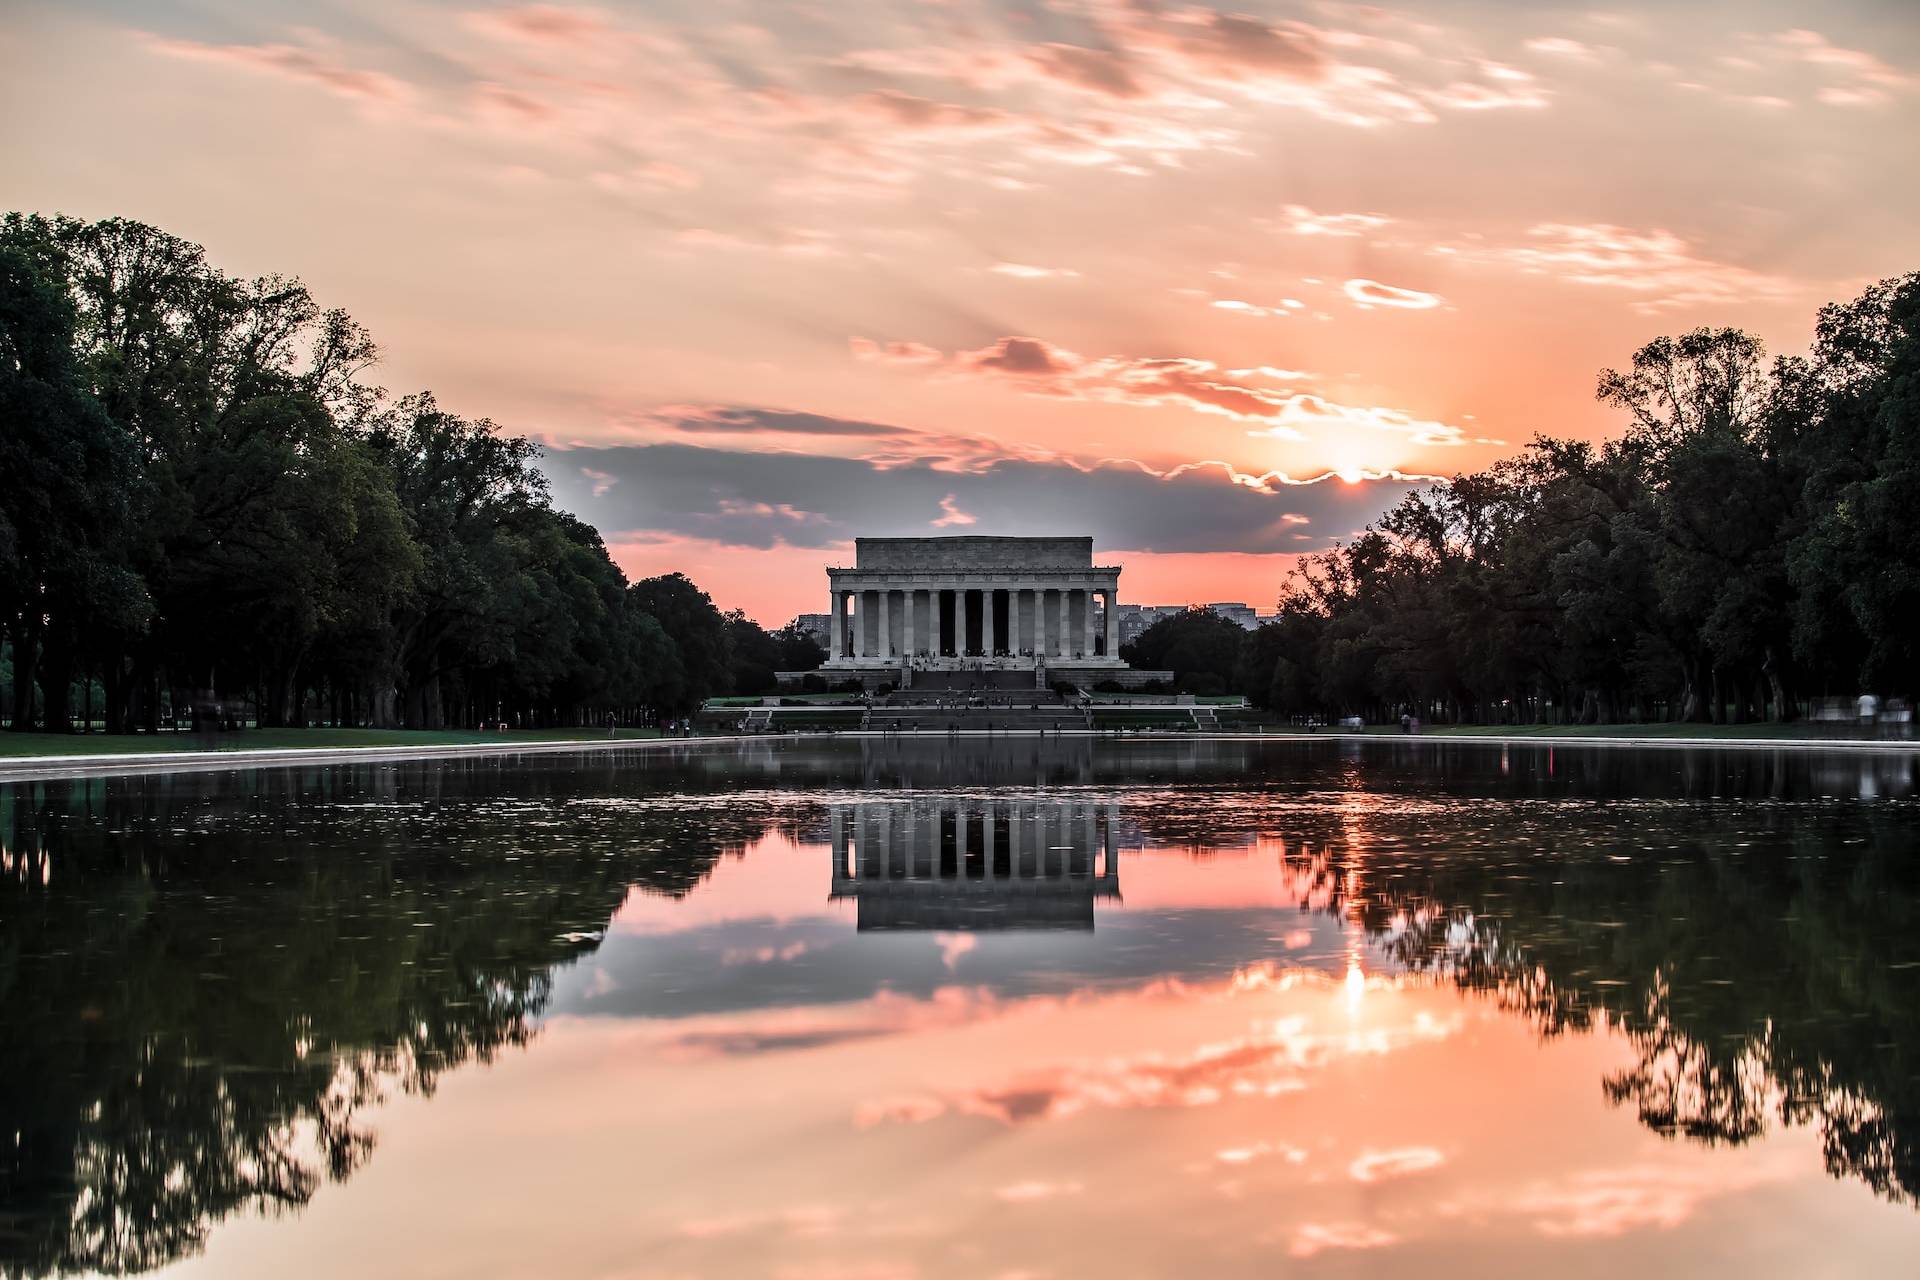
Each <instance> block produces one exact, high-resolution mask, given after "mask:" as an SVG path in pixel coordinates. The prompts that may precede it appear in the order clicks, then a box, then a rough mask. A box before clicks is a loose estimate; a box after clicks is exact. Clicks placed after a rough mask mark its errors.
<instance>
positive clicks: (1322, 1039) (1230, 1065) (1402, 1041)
mask: <svg viewBox="0 0 1920 1280" xmlns="http://www.w3.org/2000/svg"><path fill="white" fill-rule="evenodd" d="M1275 985H1280V984H1275ZM1265 989H1271V988H1270V986H1269V985H1268V984H1267V983H1265V982H1261V981H1255V980H1252V979H1251V978H1249V979H1248V980H1245V981H1243V980H1242V975H1235V978H1234V979H1233V980H1231V981H1230V982H1229V983H1227V984H1225V985H1224V986H1221V987H1217V988H1213V989H1211V991H1210V992H1209V994H1211V995H1213V996H1215V997H1217V998H1222V999H1232V998H1235V997H1236V996H1240V995H1245V994H1249V993H1255V992H1259V991H1261V990H1265ZM1186 994H1187V995H1188V996H1189V998H1191V996H1192V995H1193V994H1196V992H1194V991H1192V990H1188V991H1187V992H1186ZM1459 1025H1460V1023H1459V1022H1458V1021H1457V1020H1456V1021H1450V1022H1446V1023H1442V1022H1438V1021H1436V1020H1434V1019H1432V1018H1431V1017H1429V1016H1427V1015H1425V1014H1421V1015H1419V1016H1418V1017H1416V1018H1414V1019H1413V1020H1412V1021H1411V1022H1410V1023H1409V1024H1407V1025H1405V1026H1401V1027H1388V1026H1374V1027H1370V1028H1368V1029H1367V1030H1366V1031H1365V1032H1363V1033H1352V1032H1350V1031H1349V1030H1347V1029H1345V1028H1344V1027H1343V1028H1342V1029H1341V1030H1339V1031H1329V1032H1324V1033H1323V1032H1318V1031H1315V1030H1314V1029H1313V1028H1312V1027H1311V1026H1310V1024H1309V1022H1308V1020H1307V1019H1306V1018H1305V1017H1299V1016H1296V1017H1288V1018H1280V1019H1275V1020H1273V1021H1271V1022H1269V1023H1267V1024H1265V1025H1263V1026H1262V1027H1261V1028H1260V1029H1258V1030H1256V1031H1254V1032H1253V1033H1251V1034H1249V1035H1247V1036H1243V1037H1240V1038H1237V1039H1233V1040H1228V1041H1223V1042H1220V1043H1216V1044H1207V1045H1201V1046H1199V1047H1198V1048H1195V1049H1193V1050H1191V1051H1189V1052H1187V1053H1179V1054H1168V1053H1159V1052H1155V1053H1146V1054H1140V1055H1137V1056H1134V1057H1125V1058H1113V1059H1108V1060H1106V1061H1100V1062H1086V1063H1068V1064H1061V1065H1056V1066H1049V1067H1041V1068H1037V1069H1033V1070H1028V1071H1021V1072H1018V1073H1016V1074H1014V1075H1013V1076H1011V1077H1009V1078H1008V1079H1006V1080H1003V1081H1000V1082H996V1083H993V1084H986V1085H979V1086H975V1087H972V1088H962V1089H957V1090H952V1091H949V1092H946V1093H943V1094H941V1095H939V1096H937V1097H935V1096H916V1097H893V1098H886V1099H880V1100H876V1101H875V1102H873V1103H870V1104H868V1105H866V1106H863V1107H862V1108H860V1110H859V1112H858V1113H857V1115H856V1117H855V1119H856V1122H857V1123H859V1124H862V1125H870V1124H880V1123H888V1122H893V1123H922V1122H925V1121H928V1120H932V1119H934V1118H936V1117H938V1116H940V1115H942V1114H945V1113H947V1112H953V1113H956V1114H960V1115H970V1116H979V1117H983V1118H986V1119H990V1120H996V1121H998V1122H1000V1123H1001V1124H1004V1125H1010V1126H1012V1125H1023V1124H1031V1123H1036V1122H1040V1121H1048V1120H1058V1119H1062V1118H1064V1117H1067V1116H1071V1115H1075V1114H1077V1113H1079V1112H1081V1111H1085V1110H1088V1109H1091V1108H1096V1107H1098V1108H1110V1109H1133V1108H1162V1107H1202V1106H1211V1105H1213V1104H1215V1103H1219V1102H1222V1101H1225V1100H1227V1099H1229V1098H1270V1097H1277V1096H1279V1095H1282V1094H1286V1093H1294V1092H1298V1091H1300V1090H1302V1089H1305V1088H1307V1087H1308V1082H1307V1076H1308V1074H1309V1073H1311V1072H1313V1071H1315V1070H1318V1069H1320V1068H1322V1067H1324V1066H1325V1065H1326V1064H1327V1063H1328V1062H1330V1061H1332V1060H1334V1059H1336V1058H1339V1057H1344V1056H1353V1055H1362V1054H1367V1055H1370V1054H1380V1053H1391V1052H1394V1051H1396V1050H1398V1049H1402V1048H1405V1047H1406V1046H1408V1045H1411V1044H1415V1043H1421V1042H1425V1041H1431V1040H1436V1039H1441V1038H1444V1037H1446V1036H1448V1035H1451V1034H1452V1033H1453V1032H1454V1031H1455V1030H1456V1029H1457V1028H1458V1026H1459ZM1421 1158H1422V1157H1420V1156H1418V1155H1414V1154H1412V1153H1406V1152H1401V1153H1388V1154H1387V1156H1386V1157H1384V1159H1385V1161H1386V1163H1383V1164H1382V1165H1381V1166H1380V1170H1379V1173H1378V1176H1383V1177H1384V1176H1393V1175H1394V1174H1396V1173H1404V1172H1413V1168H1412V1167H1411V1166H1412V1165H1413V1164H1415V1163H1417V1162H1418V1160H1419V1159H1421ZM1435 1158H1436V1159H1437V1158H1438V1157H1437V1154H1436V1156H1435ZM1394 1160H1399V1161H1401V1162H1402V1163H1401V1166H1399V1167H1396V1166H1395V1165H1394V1164H1393V1163H1392V1162H1393V1161H1394ZM1368 1172H1373V1170H1372V1169H1371V1168H1369V1170H1368ZM1356 1176H1357V1175H1356Z"/></svg>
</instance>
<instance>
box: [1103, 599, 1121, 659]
mask: <svg viewBox="0 0 1920 1280" xmlns="http://www.w3.org/2000/svg"><path fill="white" fill-rule="evenodd" d="M1106 597H1107V657H1108V658H1110V659H1112V660H1113V661H1115V662H1118V661H1120V592H1119V589H1118V588H1115V587H1108V588H1107V590H1106Z"/></svg>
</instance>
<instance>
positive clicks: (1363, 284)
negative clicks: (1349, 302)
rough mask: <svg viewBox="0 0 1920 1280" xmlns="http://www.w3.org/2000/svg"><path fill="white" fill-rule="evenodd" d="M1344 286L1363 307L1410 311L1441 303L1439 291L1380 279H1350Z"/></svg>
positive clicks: (1351, 296) (1424, 309)
mask: <svg viewBox="0 0 1920 1280" xmlns="http://www.w3.org/2000/svg"><path fill="white" fill-rule="evenodd" d="M1343 288H1344V291H1345V293H1346V295H1347V297H1349V298H1351V299H1353V301H1354V302H1356V303H1358V304H1359V305H1361V306H1363V307H1403V308H1406V309H1407V310H1410V311H1426V310H1429V309H1430V308H1433V307H1437V306H1439V305H1440V295H1439V294H1437V293H1422V292H1421V291H1420V290H1418V289H1402V288H1400V287H1398V286H1397V285H1390V284H1381V283H1380V282H1379V281H1378V280H1349V281H1347V283H1346V284H1345V285H1344V286H1343Z"/></svg>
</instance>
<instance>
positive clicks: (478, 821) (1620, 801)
mask: <svg viewBox="0 0 1920 1280" xmlns="http://www.w3.org/2000/svg"><path fill="white" fill-rule="evenodd" d="M1916 1258H1920V767H1917V766H1916V763H1915V759H1914V757H1913V756H1911V755H1909V754H1905V753H1899V754H1880V755H1845V754H1838V753H1836V754H1811V753H1801V752H1794V751H1784V750H1783V751H1698V750H1678V749H1669V750H1661V749H1650V750H1644V751H1636V750H1623V749H1610V748H1602V747H1594V748H1582V749H1574V750H1569V749H1567V748H1564V747H1562V748H1549V747H1544V746H1539V747H1534V746H1529V747H1525V748H1521V747H1510V748H1509V747H1501V746H1499V745H1496V744H1486V743H1473V742H1459V741H1452V742H1447V741H1440V740H1413V741H1405V740H1381V741H1379V742H1369V743H1354V742H1337V741H1332V740H1329V741H1319V742H1313V741H1309V742H1292V743H1265V744H1262V743H1255V742H1247V741H1240V742H1209V741H1191V742H1154V741H1089V740H1084V739H1082V740H1048V741H1040V740H1035V739H1023V740H1006V741H1000V742H992V743H989V742H980V741H972V742H946V741H893V742H882V741H867V742H862V741H857V740H838V741H816V742H801V741H796V742H790V743H778V742H766V743H755V744H751V745H747V746H732V745H715V746H711V747H702V746H700V745H698V744H687V745H679V744H676V745H673V746H670V747H662V748H654V749H650V750H632V751H621V752H608V753H601V754H583V755H541V756H527V757H522V758H505V759H488V760H478V759H461V760H449V761H428V762H417V763H403V764H395V763H383V764H373V763H368V764H358V765H347V766H330V767H324V768H284V769H258V770H226V771H210V772H203V773H179V774H174V775H171V776H150V777H122V778H95V779H87V780H75V781H62V782H40V783H31V784H18V785H13V786H0V1274H5V1275H32V1276H39V1275H67V1274H83V1273H89V1272H104V1273H116V1274H118V1273H129V1272H151V1273H153V1274H166V1275H179V1276H192V1277H203V1276H206V1277H213V1276H217V1277H255V1276H273V1277H275V1278H276V1280H291V1278H293V1277H306V1276H342V1275H356V1276H364V1275H405V1276H501V1277H535V1276H554V1275H566V1276H569V1277H622V1278H626V1277H651V1276H662V1277H664V1276H689V1275H691V1276H734V1275H762V1274H765V1275H778V1276H795V1277H813V1276H819V1277H840V1276H859V1277H867V1276H875V1277H879V1276H896V1275H898V1276H1043V1275H1055V1276H1074V1275H1089V1274H1102V1275H1114V1276H1144V1275H1190V1274H1211V1275H1271V1274H1274V1273H1276V1272H1283V1273H1284V1272H1291V1271H1293V1270H1298V1271H1299V1272H1301V1273H1302V1274H1320V1273H1324V1274H1328V1275H1341V1274H1383V1273H1387V1272H1394V1273H1403V1272H1406V1271H1409V1270H1411V1269H1414V1268H1418V1269H1420V1270H1421V1271H1422V1272H1423V1273H1435V1274H1440V1275H1458V1276H1475V1277H1478V1276H1487V1275H1511V1274H1523V1273H1525V1274H1553V1275H1565V1276H1602V1275H1605V1276H1617V1275H1619V1274H1621V1273H1622V1269H1623V1268H1637V1269H1639V1274H1643V1275H1650V1276H1651V1275H1668V1274H1705V1273H1713V1274H1721V1273H1728V1274H1738V1275H1743V1276H1773V1275H1778V1276H1796V1277H1798V1276H1811V1275H1836V1276H1839V1275H1854V1274H1861V1273H1866V1272H1870V1271H1872V1272H1878V1273H1881V1274H1910V1273H1911V1272H1912V1270H1913V1267H1914V1260H1915V1259H1916Z"/></svg>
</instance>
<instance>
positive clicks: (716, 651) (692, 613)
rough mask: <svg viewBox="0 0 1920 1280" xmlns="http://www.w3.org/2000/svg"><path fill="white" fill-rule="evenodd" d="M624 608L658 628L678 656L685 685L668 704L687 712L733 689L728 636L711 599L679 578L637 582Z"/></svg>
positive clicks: (724, 621) (677, 575)
mask: <svg viewBox="0 0 1920 1280" xmlns="http://www.w3.org/2000/svg"><path fill="white" fill-rule="evenodd" d="M627 591H628V603H629V604H630V606H632V607H635V608H637V609H638V610H639V611H640V612H642V613H644V614H647V615H648V616H649V617H651V618H652V619H653V620H654V621H655V622H657V623H658V624H659V625H660V629H661V630H662V631H664V632H666V634H667V637H668V638H669V639H670V640H672V641H673V647H674V649H675V651H676V652H677V653H678V654H679V656H680V666H681V670H682V671H683V672H684V675H685V681H686V683H685V685H684V687H683V688H682V689H681V690H680V693H679V697H678V698H677V699H676V700H675V702H674V703H673V704H672V705H671V707H670V709H672V710H675V711H681V712H684V711H689V710H691V709H692V708H693V707H695V706H697V705H698V704H699V703H700V702H701V701H702V700H703V699H706V698H711V697H714V696H715V695H717V694H724V693H727V692H729V691H730V690H731V689H732V687H733V635H732V632H731V630H730V628H729V626H728V623H727V619H726V617H725V615H723V614H722V613H721V612H720V610H718V609H717V608H715V607H714V604H713V600H712V598H711V597H709V596H708V595H707V593H706V592H704V591H702V590H701V589H700V588H699V587H696V586H694V585H693V583H692V582H690V581H688V579H687V577H686V575H685V574H680V573H667V574H662V575H660V576H659V577H655V578H642V579H641V580H640V581H638V582H636V583H634V584H633V585H632V586H631V587H629V588H628V589H627Z"/></svg>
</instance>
